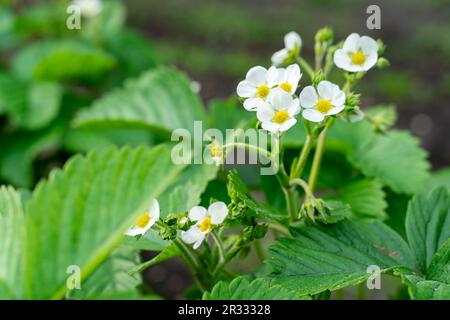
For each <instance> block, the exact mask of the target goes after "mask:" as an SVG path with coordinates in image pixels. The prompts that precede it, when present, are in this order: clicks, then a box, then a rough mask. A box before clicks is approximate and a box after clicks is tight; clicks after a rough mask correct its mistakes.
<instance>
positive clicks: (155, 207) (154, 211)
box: [146, 199, 160, 230]
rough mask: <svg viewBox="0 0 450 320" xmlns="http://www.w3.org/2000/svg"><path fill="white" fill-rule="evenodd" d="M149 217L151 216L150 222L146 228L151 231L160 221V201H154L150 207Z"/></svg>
mask: <svg viewBox="0 0 450 320" xmlns="http://www.w3.org/2000/svg"><path fill="white" fill-rule="evenodd" d="M149 215H150V221H149V223H148V224H147V226H146V227H148V229H150V228H151V227H152V226H153V225H154V224H155V223H156V222H157V221H158V220H159V215H160V209H159V202H158V200H156V199H153V201H152V203H151V205H150V211H149ZM148 229H147V230H148Z"/></svg>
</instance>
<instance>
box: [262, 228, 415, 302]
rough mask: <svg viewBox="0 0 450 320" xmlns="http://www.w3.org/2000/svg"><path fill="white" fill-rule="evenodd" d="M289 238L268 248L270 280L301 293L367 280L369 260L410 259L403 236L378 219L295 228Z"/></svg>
mask: <svg viewBox="0 0 450 320" xmlns="http://www.w3.org/2000/svg"><path fill="white" fill-rule="evenodd" d="M292 232H293V238H292V239H279V240H278V243H277V244H276V245H274V246H272V247H271V248H270V252H271V257H270V259H269V264H270V265H271V266H272V267H273V269H274V270H275V272H274V274H273V275H272V278H273V283H275V284H280V285H282V286H283V287H285V288H286V289H289V290H295V291H296V292H297V294H299V295H309V294H317V293H320V292H322V291H325V290H330V291H333V290H337V289H340V288H343V287H346V286H348V285H355V284H358V283H361V282H363V281H366V280H367V279H368V278H369V276H370V275H371V273H370V272H368V271H367V270H368V267H369V266H373V265H375V266H378V267H379V268H380V272H387V271H390V270H393V269H394V268H395V267H398V266H406V267H407V268H408V269H410V270H413V269H414V268H415V266H414V259H413V256H412V254H411V251H410V249H409V247H408V245H407V244H406V243H405V241H404V240H403V239H402V238H401V237H400V236H399V235H398V234H396V233H395V232H394V231H393V230H391V229H390V228H389V227H387V226H386V225H384V224H383V223H381V222H379V221H373V222H364V221H351V220H345V221H341V222H338V223H336V224H331V225H325V226H323V225H314V226H309V225H307V226H304V227H301V228H298V229H293V230H292Z"/></svg>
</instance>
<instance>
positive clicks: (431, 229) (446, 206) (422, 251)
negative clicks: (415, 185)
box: [405, 187, 450, 274]
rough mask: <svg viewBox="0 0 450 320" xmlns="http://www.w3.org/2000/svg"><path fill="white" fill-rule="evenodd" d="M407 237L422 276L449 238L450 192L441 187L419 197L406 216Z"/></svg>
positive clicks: (412, 201)
mask: <svg viewBox="0 0 450 320" xmlns="http://www.w3.org/2000/svg"><path fill="white" fill-rule="evenodd" d="M405 225H406V235H407V238H408V242H409V245H410V246H411V249H412V251H413V253H414V256H415V258H416V261H417V264H418V266H419V269H420V271H421V272H422V274H426V272H427V268H428V266H429V265H430V262H431V259H432V258H433V256H434V254H435V253H436V251H437V250H438V248H439V247H440V246H441V245H442V244H443V243H444V241H446V240H447V239H448V238H449V237H450V192H449V190H448V189H447V188H445V187H439V188H436V189H434V190H432V191H431V192H429V193H419V194H417V195H416V196H415V197H414V198H413V199H412V200H411V201H410V203H409V205H408V211H407V214H406V221H405Z"/></svg>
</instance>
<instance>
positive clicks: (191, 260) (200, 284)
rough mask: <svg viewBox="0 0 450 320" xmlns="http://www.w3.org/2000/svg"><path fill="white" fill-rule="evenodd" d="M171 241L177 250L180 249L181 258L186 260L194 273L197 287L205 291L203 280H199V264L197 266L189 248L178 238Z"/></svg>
mask: <svg viewBox="0 0 450 320" xmlns="http://www.w3.org/2000/svg"><path fill="white" fill-rule="evenodd" d="M173 242H174V243H175V245H176V246H177V248H178V250H180V254H181V256H182V257H183V259H184V260H185V261H186V263H187V264H188V265H189V267H190V268H191V269H192V271H193V273H194V278H195V282H196V284H197V286H198V288H199V289H200V290H202V291H206V287H205V285H204V284H203V281H202V280H201V277H200V276H201V273H200V270H199V266H198V264H197V262H196V261H195V258H194V257H193V256H192V254H191V253H190V252H189V248H187V247H186V245H185V244H184V243H183V242H182V241H180V240H178V239H175V240H173Z"/></svg>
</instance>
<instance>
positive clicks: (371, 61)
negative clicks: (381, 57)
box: [361, 52, 378, 71]
mask: <svg viewBox="0 0 450 320" xmlns="http://www.w3.org/2000/svg"><path fill="white" fill-rule="evenodd" d="M377 61H378V53H377V52H372V53H371V54H369V55H368V56H367V57H366V61H364V64H363V65H362V66H361V68H362V70H361V71H367V70H369V69H370V68H372V67H373V66H374V65H375V64H376V63H377Z"/></svg>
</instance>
